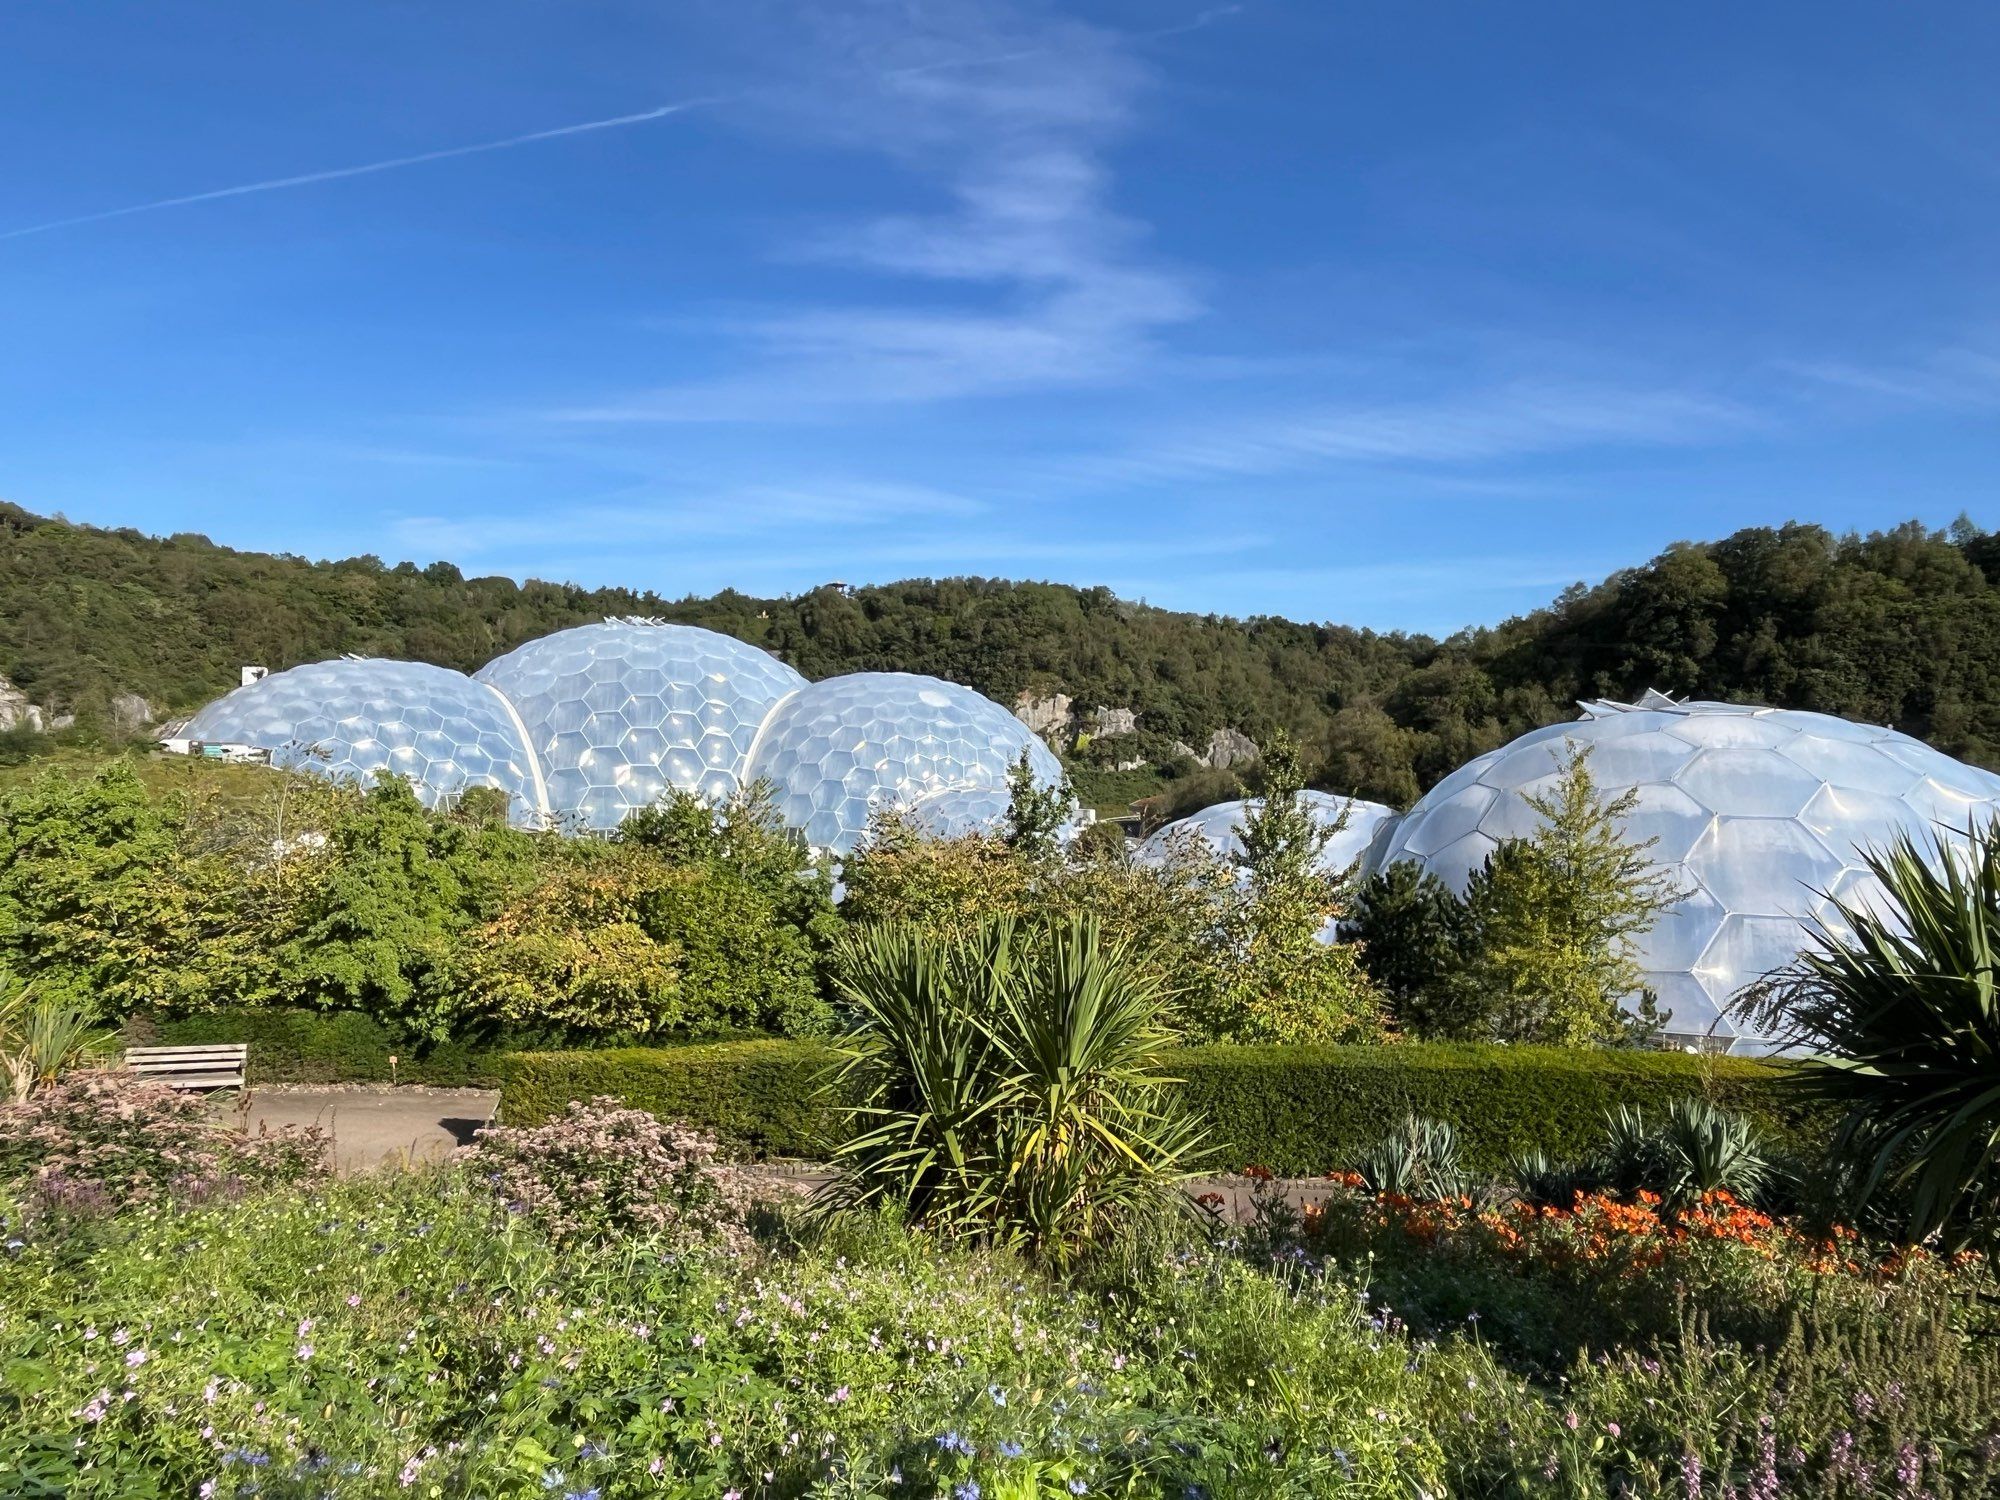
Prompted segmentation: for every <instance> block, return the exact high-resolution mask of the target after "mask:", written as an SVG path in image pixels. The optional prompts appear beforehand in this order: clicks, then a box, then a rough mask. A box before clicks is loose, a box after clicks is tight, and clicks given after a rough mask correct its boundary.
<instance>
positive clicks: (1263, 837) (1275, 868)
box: [1218, 732, 1379, 1042]
mask: <svg viewBox="0 0 2000 1500" xmlns="http://www.w3.org/2000/svg"><path fill="white" fill-rule="evenodd" d="M1261 767H1262V774H1263V781H1264V795H1263V798H1262V800H1261V801H1260V802H1258V803H1256V804H1254V805H1253V806H1251V807H1249V808H1247V809H1246V810H1245V812H1244V816H1243V821H1242V824H1241V838H1242V843H1243V863H1244V880H1243V884H1242V889H1241V890H1240V891H1239V892H1238V893H1237V899H1236V901H1235V902H1234V904H1233V910H1232V912H1231V916H1232V919H1233V920H1232V922H1231V924H1230V925H1231V926H1232V927H1233V928H1234V930H1235V933H1236V943H1237V948H1238V951H1239V952H1240V953H1241V955H1242V962H1241V965H1240V967H1239V969H1238V972H1237V978H1236V983H1235V994H1234V996H1233V997H1232V998H1233V1005H1232V1008H1233V1010H1234V1012H1235V1016H1234V1021H1233V1024H1232V1025H1230V1026H1229V1027H1228V1029H1227V1030H1226V1032H1224V1034H1223V1035H1221V1036H1220V1037H1219V1038H1218V1039H1219V1040H1228V1041H1246V1042H1247V1041H1272V1042H1331V1041H1351V1040H1355V1039H1357V1038H1360V1037H1363V1036H1367V1035H1370V1034H1372V1033H1374V1032H1375V1031H1376V1030H1377V1029H1378V1028H1379V1014H1378V1006H1377V1002H1376V996H1375V993H1374V989H1373V987H1372V986H1371V985H1370V984H1369V982H1368V977H1367V975H1366V974H1365V973H1364V972H1363V971H1362V969H1361V967H1360V965H1359V963H1358V962H1357V959H1356V955H1355V951H1354V949H1353V948H1351V947H1349V946H1347V945H1344V944H1336V943H1329V942H1322V941H1321V940H1320V939H1321V933H1322V931H1324V930H1325V929H1327V928H1328V927H1329V926H1330V925H1331V924H1333V923H1334V922H1336V921H1337V920H1338V919H1339V917H1340V915H1341V907H1342V898H1343V894H1344V893H1343V889H1342V887H1343V885H1344V883H1345V880H1344V876H1341V875H1328V874H1326V873H1324V872H1323V871H1322V870H1321V869H1320V864H1319V862H1320V856H1321V855H1322V854H1323V853H1324V852H1325V850H1326V846H1327V844H1328V842H1329V841H1331V839H1332V838H1333V836H1334V834H1335V833H1337V832H1338V831H1339V828H1340V826H1341V825H1340V823H1336V824H1335V825H1334V826H1332V827H1325V826H1322V825H1321V824H1320V822H1319V821H1318V820H1317V819H1316V818H1315V817H1314V816H1313V813H1312V808H1311V805H1310V804H1308V803H1307V801H1306V799H1305V797H1304V795H1303V793H1304V790H1305V775H1304V770H1303V768H1302V766H1301V765H1300V761H1299V755H1298V750H1297V748H1296V747H1295V746H1294V745H1293V743H1292V740H1291V737H1290V736H1289V735H1286V734H1284V733H1282V732H1280V733H1278V734H1276V735H1274V736H1273V737H1272V738H1271V740H1270V741H1269V743H1268V744H1266V745H1265V746H1264V748H1263V752H1262V757H1261ZM1341 822H1342V823H1344V822H1345V818H1344V817H1343V818H1342V820H1341Z"/></svg>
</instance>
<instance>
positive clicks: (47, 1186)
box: [0, 1072, 329, 1212]
mask: <svg viewBox="0 0 2000 1500" xmlns="http://www.w3.org/2000/svg"><path fill="white" fill-rule="evenodd" d="M327 1146H328V1142H327V1139H326V1136H325V1135H324V1134H323V1133H322V1132H321V1131H320V1130H318V1129H317V1128H316V1127H308V1128H300V1127H296V1126H287V1127H285V1128H284V1129H282V1130H279V1131H277V1132H274V1133H264V1134H259V1135H244V1134H243V1133H242V1132H240V1131H238V1130H236V1129H234V1128H232V1127H231V1126H229V1125H226V1124H221V1123H218V1122H217V1121H216V1120H215V1119H214V1118H213V1117H212V1111H211V1105H210V1103H209V1101H208V1100H206V1099H204V1098H203V1097H202V1096H200V1095H198V1094H192V1093H187V1092H183V1091H182V1090H179V1089H175V1088H171V1087H169V1086H168V1085H166V1084H160V1083H148V1082H139V1081H135V1080H134V1079H133V1078H132V1077H131V1075H129V1074H124V1073H115V1072H81V1073H71V1074H67V1075H66V1076H64V1077H62V1078H59V1079H57V1080H56V1081H55V1082H53V1083H50V1084H47V1085H45V1086H44V1087H42V1088H40V1089H38V1090H37V1091H36V1092H35V1093H34V1094H33V1095H32V1096H30V1097H29V1098H28V1099H26V1100H24V1101H22V1102H20V1103H17V1104H7V1105H0V1182H13V1183H19V1184H21V1185H22V1186H23V1188H24V1190H25V1193H26V1196H27V1200H28V1202H29V1204H30V1206H31V1207H40V1208H42V1209H48V1210H73V1211H74V1210H96V1211H103V1212H108V1211H110V1210H111V1209H113V1208H115V1207H122V1206H125V1205H129V1204H136V1203H147V1202H151V1201H154V1200H156V1199H160V1198H172V1199H175V1200H177V1201H195V1202H198V1201H201V1200H203V1199H206V1198H211V1197H215V1196H217V1195H231V1194H236V1193H241V1192H243V1191H244V1190H246V1189H248V1188H252V1187H257V1186H262V1185H266V1184H271V1183H303V1182H312V1181H317V1180H319V1179H321V1178H323V1177H324V1176H325V1175H326V1173H327V1171H328V1168H329V1163H328V1158H327Z"/></svg>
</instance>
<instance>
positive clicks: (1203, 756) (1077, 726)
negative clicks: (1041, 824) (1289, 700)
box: [1014, 692, 1257, 771]
mask: <svg viewBox="0 0 2000 1500" xmlns="http://www.w3.org/2000/svg"><path fill="white" fill-rule="evenodd" d="M1014 717H1015V718H1017V719H1019V720H1020V721H1021V722H1022V723H1023V724H1026V725H1027V726H1028V727H1029V728H1030V729H1032V730H1034V731H1035V733H1036V734H1039V735H1040V736H1041V737H1042V738H1043V739H1045V740H1047V741H1048V742H1049V743H1050V744H1051V745H1054V746H1056V747H1057V748H1058V749H1066V748H1068V747H1070V746H1073V745H1074V744H1075V743H1076V741H1077V738H1078V737H1079V736H1080V735H1084V734H1087V735H1089V736H1090V737H1091V738H1092V739H1093V740H1106V739H1113V738H1116V737H1118V736H1120V735H1136V734H1138V733H1139V715H1138V713H1137V712H1136V711H1134V710H1133V709H1129V708H1118V707H1115V706H1113V705H1111V704H1108V703H1100V704H1098V705H1097V706H1096V707H1095V708H1091V709H1080V708H1078V707H1077V704H1076V700H1075V699H1074V698H1072V697H1070V695H1069V694H1068V693H1050V694H1049V695H1047V696H1046V697H1037V696H1036V695H1035V694H1033V693H1025V692H1024V693H1022V694H1021V695H1020V696H1019V697H1018V698H1016V699H1015V700H1014ZM1173 748H1174V750H1175V751H1176V753H1179V754H1183V755H1185V756H1187V757H1188V758H1189V759H1190V760H1193V761H1196V762H1198V763H1200V764H1201V765H1204V766H1208V767H1210V768H1211V769H1214V770H1218V771H1222V770H1227V769H1228V768H1229V767H1231V766H1243V765H1248V764H1250V762H1252V761H1254V760H1255V759H1256V758H1257V745H1256V742H1255V741H1254V740H1252V739H1251V738H1250V737H1249V736H1248V735H1246V734H1244V733H1243V732H1242V731H1241V730H1239V729H1229V728H1223V729H1218V730H1216V731H1215V732H1214V733H1213V734H1211V735H1210V736H1209V737H1208V743H1207V745H1205V746H1204V747H1203V748H1202V749H1200V750H1197V749H1195V748H1194V747H1193V746H1192V745H1184V744H1181V743H1180V742H1179V741H1176V742H1175V743H1174V747H1173ZM1113 764H1114V765H1115V766H1116V767H1117V769H1119V770H1136V769H1138V768H1139V767H1141V766H1143V765H1145V764H1146V762H1145V760H1144V759H1143V758H1141V757H1136V756H1135V757H1134V758H1131V759H1121V760H1118V761H1115V762H1113Z"/></svg>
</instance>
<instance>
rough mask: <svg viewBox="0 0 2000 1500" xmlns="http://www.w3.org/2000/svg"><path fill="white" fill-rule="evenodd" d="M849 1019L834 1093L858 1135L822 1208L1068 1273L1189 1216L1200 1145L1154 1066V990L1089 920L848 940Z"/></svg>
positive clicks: (892, 931)
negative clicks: (880, 1219)
mask: <svg viewBox="0 0 2000 1500" xmlns="http://www.w3.org/2000/svg"><path fill="white" fill-rule="evenodd" d="M841 969H842V970H843V973H844V977H843V979H842V980H841V983H840V988H841V991H842V996H843V999H844V1000H845V1001H846V1003H847V1005H848V1007H849V1008H850V1011H851V1013H852V1016H853V1022H852V1025H851V1027H850V1029H849V1030H848V1032H847V1033H846V1035H845V1036H843V1037H842V1038H841V1039H840V1041H839V1042H838V1043H837V1049H838V1051H839V1052H840V1054H841V1059H842V1060H841V1062H840V1064H839V1065H838V1067H837V1069H836V1071H835V1074H834V1076H833V1078H832V1079H831V1080H830V1085H831V1086H832V1087H834V1088H835V1089H837V1090H839V1091H840V1093H841V1094H842V1096H843V1097H844V1098H846V1099H848V1100H849V1101H850V1102H849V1104H848V1106H847V1108H848V1112H849V1121H850V1124H851V1125H852V1127H853V1133H852V1135H851V1136H850V1138H849V1139H848V1140H847V1141H846V1142H845V1143H844V1144H843V1145H842V1146H840V1147H839V1148H838V1149H837V1151H836V1153H835V1159H836V1162H837V1164H838V1166H839V1167H840V1169H841V1170H840V1176H839V1177H838V1178H837V1179H836V1180H835V1181H834V1182H833V1183H832V1184H831V1185H830V1186H829V1187H828V1188H827V1189H826V1190H825V1193H824V1195H823V1198H822V1207H823V1208H825V1209H828V1210H833V1209H840V1208H847V1207H858V1206H866V1205H874V1204H882V1203H895V1204H898V1205H900V1206H901V1207H902V1208H903V1209H904V1210H905V1211H906V1212H908V1213H909V1214H910V1216H911V1217H912V1218H913V1219H915V1220H917V1221H919V1222H922V1223H923V1224H924V1225H926V1227H928V1228H931V1229H932V1230H934V1231H938V1232H942V1233H945V1234H950V1235H954V1236H961V1237H971V1238H978V1239H981V1240H985V1241H988V1242H990V1243H996V1244H1006V1245H1014V1246H1019V1247H1022V1248H1025V1249H1028V1250H1030V1251H1032V1252H1034V1253H1036V1254H1038V1255H1040V1256H1042V1257H1043V1258H1045V1259H1048V1260H1051V1261H1054V1262H1057V1263H1063V1262H1067V1261H1069V1260H1071V1259H1073V1258H1074V1257H1075V1256H1076V1255H1077V1254H1079V1253H1080V1252H1082V1251H1084V1250H1086V1249H1088V1248H1089V1247H1090V1246H1092V1245H1095V1244H1098V1243H1101V1242H1102V1241H1103V1240H1104V1239H1105V1238H1106V1237H1107V1236H1108V1235H1109V1234H1111V1233H1113V1232H1115V1231H1116V1230H1117V1229H1119V1228H1121V1227H1123V1226H1126V1225H1129V1224H1130V1223H1132V1222H1133V1221H1134V1220H1135V1219H1141V1218H1144V1217H1147V1216H1151V1215H1155V1214H1166V1213H1175V1212H1186V1211H1187V1209H1186V1199H1185V1198H1184V1197H1183V1195H1181V1194H1180V1192H1179V1191H1178V1184H1179V1182H1180V1181H1182V1180H1183V1179H1184V1178H1185V1177H1187V1176H1188V1175H1189V1174H1190V1172H1191V1170H1192V1166H1193V1162H1194V1159H1195V1154H1196V1151H1197V1148H1198V1145H1199V1141H1200V1132H1199V1131H1198V1130H1197V1129H1196V1128H1195V1126H1194V1125H1193V1124H1191V1123H1190V1122H1189V1121H1188V1120H1187V1118H1186V1117H1185V1116H1183V1115H1182V1114H1180V1113H1179V1112H1178V1111H1177V1110H1175V1109H1174V1108H1173V1107H1172V1105H1171V1102H1170V1099H1169V1097H1168V1090H1169V1088H1170V1086H1171V1084H1172V1083H1173V1082H1174V1081H1175V1080H1172V1079H1170V1078H1168V1077H1166V1076H1165V1075H1164V1074H1163V1073H1162V1072H1161V1070H1160V1067H1159V1063H1158V1058H1159V1054H1160V1052H1161V1050H1162V1049H1163V1048H1164V1047H1165V1046H1166V1045H1167V1044H1168V1043H1169V1042H1170V1041H1171V1040H1172V1036H1171V1033H1170V1032H1169V1031H1168V1029H1167V1028H1166V1027H1165V1026H1164V1025H1163V1024H1162V1023H1161V1020H1160V1011H1161V995H1160V991H1159V988H1158V985H1157V983H1156V982H1155V981H1153V980H1152V979H1150V978H1149V977H1147V976H1146V975H1145V973H1144V972H1143V970H1141V969H1140V968H1139V967H1138V966H1136V965H1134V964H1133V962H1132V961H1131V957H1130V955H1129V953H1128V952H1127V951H1126V949H1125V948H1124V947H1123V946H1122V945H1118V944H1110V945H1107V944H1105V943H1104V942H1103V941H1102V939H1101V936H1100V934H1099V932H1098V929H1097V927H1096V924H1095V923H1090V922H1080V923H1076V924H1073V925H1071V926H1068V927H1066V928H1060V929H1056V930H1053V931H1047V930H1041V929H1020V928H1017V927H1016V926H1015V925H1014V924H1013V923H1012V922H1009V921H1005V920H1002V921H997V922H993V923H989V924H987V925H985V926H983V927H981V928H979V929H978V930H977V931H976V932H974V933H973V934H972V935H970V936H969V937H966V938H964V939H960V940H957V941H951V940H943V941H940V940H938V939H936V938H932V937H927V936H924V935H921V934H919V933H916V932H913V931H911V930H908V929H902V928H881V929H874V930H870V931H866V932H863V933H861V934H859V935H857V936H856V937H854V938H852V939H851V940H850V941H849V943H848V946H847V949H846V951H845V953H844V954H843V962H842V964H841Z"/></svg>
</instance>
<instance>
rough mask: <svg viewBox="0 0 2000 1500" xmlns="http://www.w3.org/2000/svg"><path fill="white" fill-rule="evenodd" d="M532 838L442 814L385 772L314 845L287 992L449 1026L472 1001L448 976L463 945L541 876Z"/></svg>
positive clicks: (414, 1024) (421, 1028) (287, 953)
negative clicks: (316, 849)
mask: <svg viewBox="0 0 2000 1500" xmlns="http://www.w3.org/2000/svg"><path fill="white" fill-rule="evenodd" d="M534 848H535V841H534V839H533V837H532V836H531V835H528V834H523V833H516V832H513V831H511V830H509V829H505V828H473V827H469V826H467V825H466V824H464V823H460V822H457V821H455V820H453V819H450V818H447V817H442V816H440V815H438V814H436V813H433V812H431V811H429V810H428V809H426V808H425V807H424V806H423V804H422V803H420V802H418V801H417V796H416V793H415V792H414V791H412V790H411V788H410V784H409V783H408V782H407V781H404V780H403V779H402V778H401V777H397V776H385V777H383V778H381V779H380V780H379V781H377V783H376V784H375V785H374V786H372V787H370V788H369V789H368V791H367V792H366V793H365V794H363V795H362V796H360V797H357V798H355V799H353V801H352V802H350V803H349V804H348V805H347V806H346V807H345V808H344V809H343V810H342V812H341V813H340V815H339V816H337V817H336V819H335V820H334V824H333V827H332V830H331V832H330V833H329V835H328V837H327V842H326V845H325V847H324V849H323V850H321V851H320V852H319V853H318V854H317V855H314V856H311V857H312V858H314V859H315V860H316V861H317V862H316V864H315V866H314V870H313V878H312V879H310V880H308V881H306V882H304V891H303V894H302V896H301V898H300V900H299V902H298V906H297V909H296V911H295V912H294V913H293V914H292V921H293V927H292V930H291V931H290V933H289V934H288V935H287V936H286V939H285V942H284V946H283V949H282V953H281V964H280V968H281V970H282V972H283V973H284V974H285V975H286V976H287V978H288V980H289V983H290V986H291V989H290V995H289V996H288V998H293V999H296V1000H300V1001H304V1002H305V1003H307V1004H312V1005H320V1006H325V1007H327V1008H329V1009H359V1010H365V1011H368V1012H370V1013H371V1014H374V1015H376V1016H378V1017H381V1018H382V1019H385V1020H390V1021H393V1022H396V1023H399V1024H401V1025H404V1026H406V1027H408V1028H409V1029H410V1030H412V1031H414V1032H416V1033H417V1034H419V1035H422V1036H428V1037H431V1038H433V1039H442V1038H444V1037H447V1036H449V1035H450V1034H451V1031H452V1028H453V1026H454V1024H455V1023H456V1022H457V1021H458V1020H459V1019H460V1018H461V1017H462V1015H463V1013H464V1010H465V1000H464V997H463V996H462V995H461V994H460V993H458V991H457V989H456V987H455V986H454V985H452V984H451V983H449V980H448V976H449V975H450V973H451V970H452V959H453V956H454V955H453V949H454V946H455V945H456V943H457V942H458V941H459V939H460V938H461V936H462V935H463V934H464V933H465V931H466V930H467V929H468V928H471V927H472V926H474V925H475V924H478V923H482V922H485V921H487V920H490V919H491V918H492V917H493V916H495V915H496V914H497V913H498V911H499V909H500V907H501V906H502V904H503V903H504V902H505V901H506V900H507V899H508V898H509V897H510V896H512V895H514V894H515V893H517V892H518V891H519V890H521V889H522V888H523V887H524V886H525V885H526V884H527V883H528V882H530V881H531V880H532V879H533V874H534V871H533V865H532V863H531V860H530V856H531V855H532V853H533V850H534Z"/></svg>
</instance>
